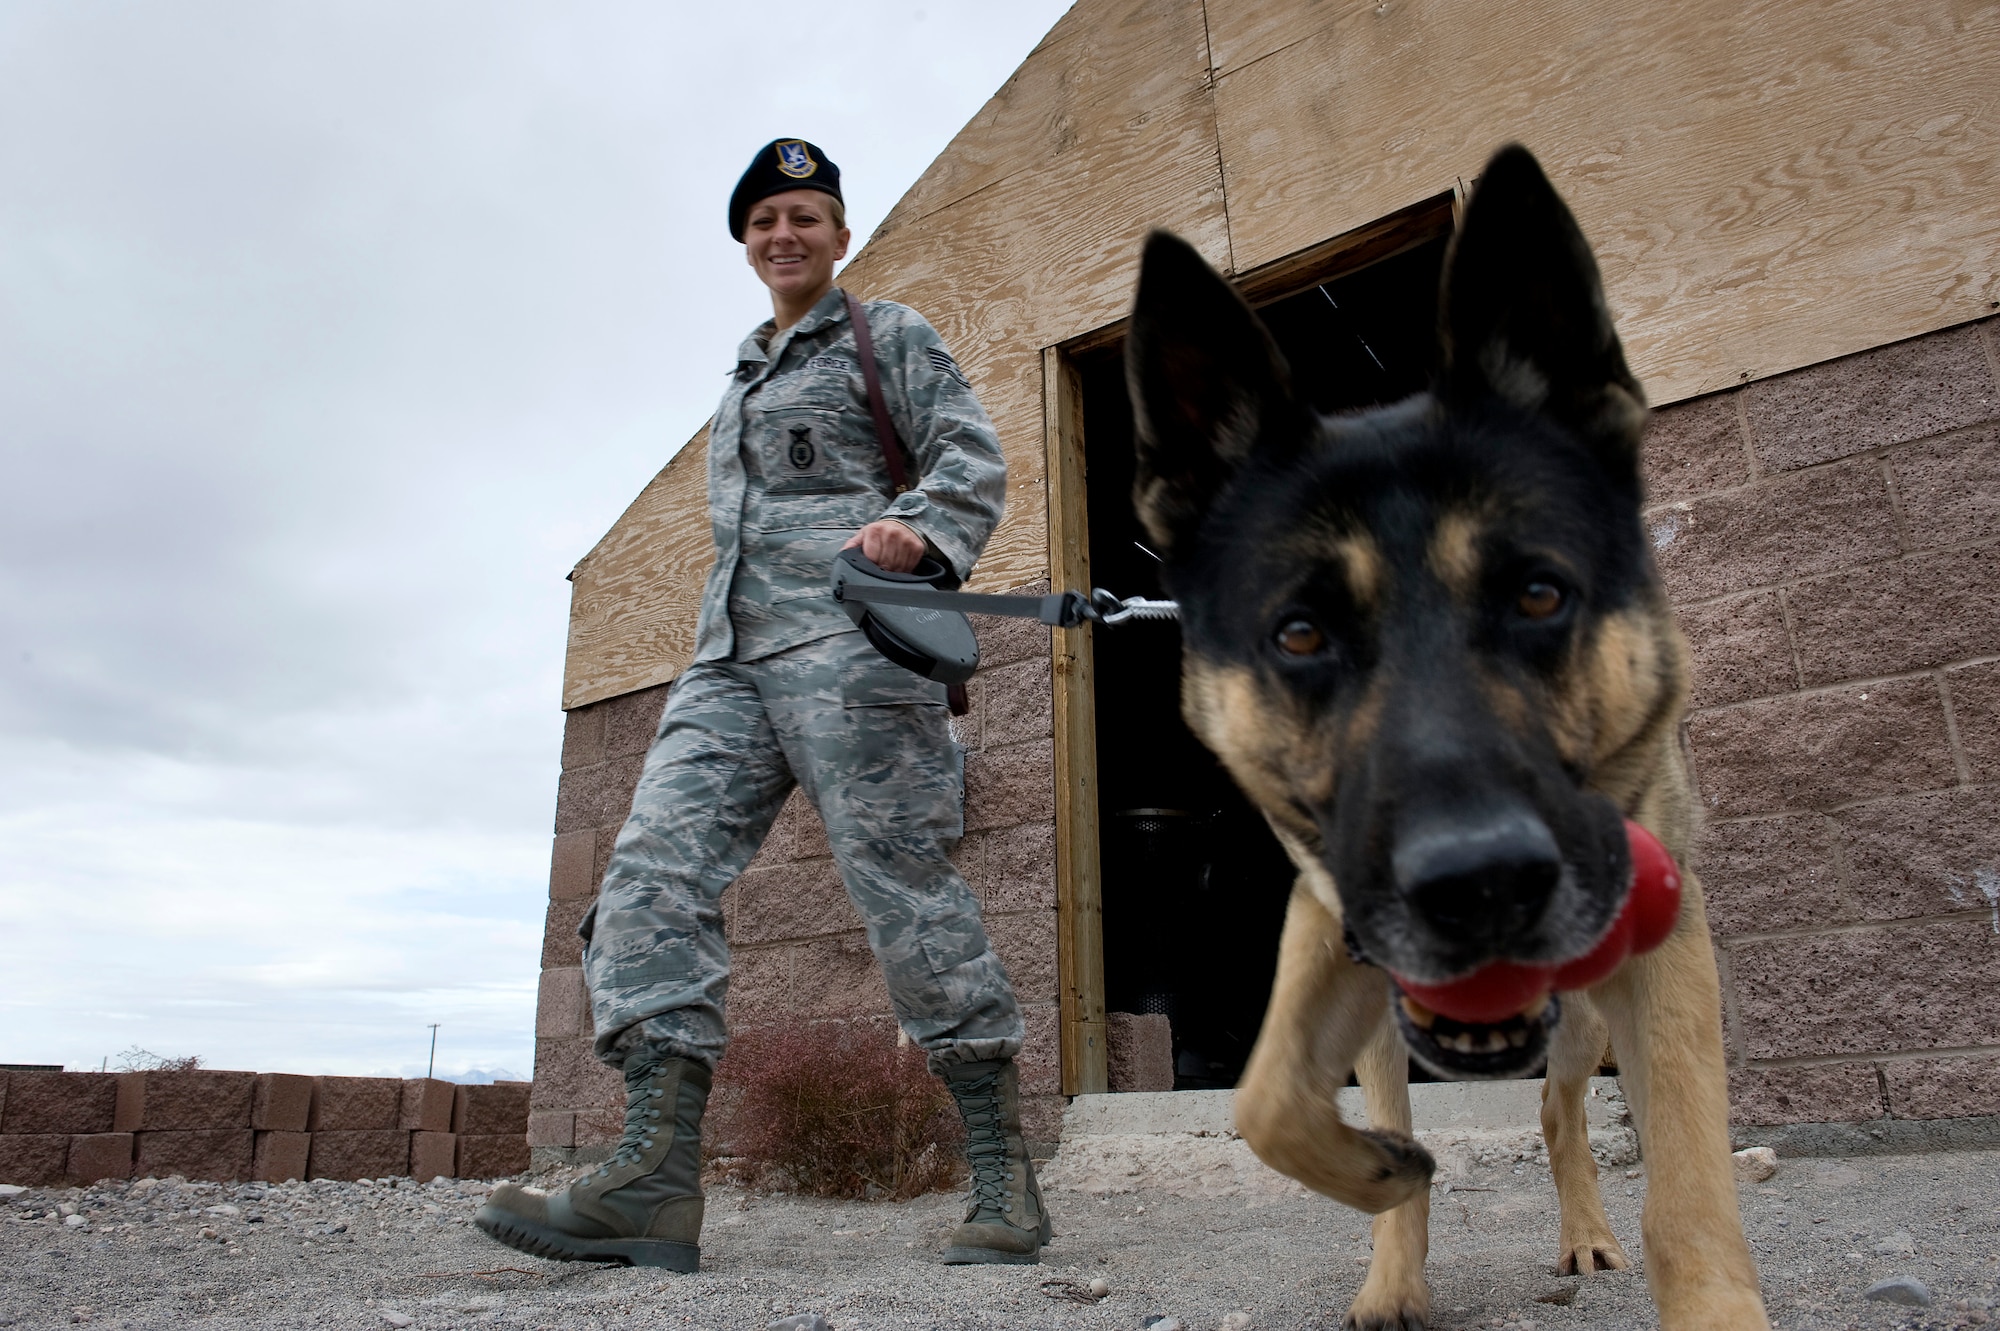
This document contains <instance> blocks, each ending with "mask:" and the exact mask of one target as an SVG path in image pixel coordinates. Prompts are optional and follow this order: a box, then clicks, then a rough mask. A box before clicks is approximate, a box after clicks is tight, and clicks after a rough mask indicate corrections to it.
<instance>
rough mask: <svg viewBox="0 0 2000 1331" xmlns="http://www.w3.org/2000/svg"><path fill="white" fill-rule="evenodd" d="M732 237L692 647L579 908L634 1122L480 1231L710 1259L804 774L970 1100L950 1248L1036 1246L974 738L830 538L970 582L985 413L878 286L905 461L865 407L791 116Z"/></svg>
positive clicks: (985, 492) (923, 332)
mask: <svg viewBox="0 0 2000 1331" xmlns="http://www.w3.org/2000/svg"><path fill="white" fill-rule="evenodd" d="M729 232H730V235H731V236H732V237H733V238H735V239H736V240H739V241H741V242H742V243H743V248H744V257H745V258H746V259H747V260H748V261H749V264H750V267H751V268H752V269H753V270H754V271H755V272H756V274H757V277H758V279H759V280H760V281H762V282H763V283H764V285H765V286H766V287H768V288H769V289H770V292H771V309H772V318H771V320H770V321H769V322H767V323H765V324H763V325H762V326H760V327H759V328H757V329H756V330H755V331H753V332H752V333H751V334H750V335H749V336H748V337H747V338H745V339H744V340H743V343H742V344H741V346H739V347H738V348H737V356H736V367H735V370H734V372H733V374H732V375H731V378H730V382H729V387H728V390H727V391H726V392H725V393H724V394H723V396H722V405H721V406H720V407H719V408H717V410H716V413H715V418H714V421H713V423H712V424H711V426H710V432H709V449H708V506H709V519H710V522H711V523H712V524H713V527H714V534H715V548H716V558H715V566H714V569H713V570H712V571H711V572H710V574H709V578H708V584H707V587H706V589H705V592H704V595H703V601H702V608H701V619H700V623H699V625H698V627H697V630H696V646H695V653H694V660H693V663H692V664H690V665H689V667H688V668H687V670H686V671H685V672H683V673H682V674H681V676H680V677H679V678H678V679H677V680H676V681H675V682H674V686H673V689H672V691H671V692H670V694H669V695H668V698H667V705H666V710H665V712H664V713H663V715H662V716H661V718H660V727H659V732H658V735H657V737H656V738H655V740H654V742H653V746H652V749H651V750H650V752H649V753H648V754H647V756H646V764H645V769H644V773H643V774H642V775H641V777H640V779H639V785H638V790H637V792H636V794H635V795H634V797H633V801H632V812H631V815H630V817H629V818H627V820H626V822H625V825H624V827H623V829H622V830H621V831H620V832H619V834H618V840H617V844H616V847H615V849H614V850H613V852H612V856H611V861H610V865H609V867H608V869H607V870H606V872H605V876H604V882H603V885H602V887H601V890H600V892H599V895H598V899H597V902H596V904H595V905H594V906H593V907H592V910H591V914H590V915H589V916H588V917H586V918H585V920H584V922H583V926H582V928H581V929H580V930H579V932H580V933H581V934H582V936H583V938H584V940H585V949H584V972H585V977H586V979H587V981H588V983H589V986H590V996H591V1009H592V1014H593V1016H594V1018H595V1022H596V1032H597V1038H596V1051H597V1054H598V1056H599V1057H600V1058H602V1059H603V1060H604V1061H605V1062H607V1063H609V1064H611V1065H612V1066H613V1067H617V1068H620V1069H621V1070H622V1071H623V1073H624V1078H625V1091H626V1114H625V1133H624V1137H623V1139H622V1140H621V1141H620V1142H619V1144H618V1147H617V1150H616V1152H615V1153H614V1154H613V1156H612V1157H611V1159H610V1160H609V1161H608V1162H607V1163H606V1164H605V1165H604V1166H603V1167H602V1168H600V1169H598V1170H596V1171H595V1172H593V1173H591V1174H589V1175H586V1176H585V1177H584V1178H582V1179H579V1180H578V1181H577V1182H576V1183H575V1184H573V1185H571V1187H570V1188H569V1189H568V1190H567V1191H565V1192H561V1193H555V1194H543V1193H541V1192H537V1191H534V1190H532V1189H524V1188H519V1187H516V1186H514V1185H512V1184H503V1185H501V1187H500V1188H499V1189H497V1190H496V1191H495V1192H494V1193H493V1195H492V1197H491V1198H490V1199H489V1200H488V1202H487V1203H486V1205H484V1206H483V1207H481V1208H480V1211H479V1214H478V1224H479V1226H480V1228H481V1229H483V1230H485V1231H486V1232H487V1233H488V1234H491V1235H492V1236H493V1237H494V1238H497V1239H499V1240H500V1241H501V1242H503V1243H506V1244H509V1245H511V1246H513V1247H516V1248H520V1249H522V1250H524V1251H527V1252H532V1253H536V1254H539V1255H541V1256H545V1257H555V1258H566V1259H581V1260H596V1261H602V1260H606V1259H610V1260H621V1259H622V1260H625V1261H629V1262H632V1263H634V1264H637V1265H642V1266H659V1267H666V1268H668V1269H672V1270H678V1271H692V1270H694V1269H695V1267H696V1265H697V1263H698V1260H699V1255H700V1250H699V1247H698V1243H699V1239H700V1234H701V1217H702V1195H701V1116H702V1110H703V1107H704V1105H705V1104H706V1101H707V1096H708V1090H709V1083H710V1078H711V1075H712V1073H713V1071H714V1068H715V1064H716V1060H717V1059H719V1058H720V1057H721V1055H722V1050H723V1045H724V1042H725V1035H724V1030H723V997H724V992H725V990H726V988H727V985H728V979H729V948H728V944H727V941H726V940H725V939H724V937H723V928H722V911H721V906H720V898H721V895H722V892H723V890H724V889H725V888H727V887H728V886H729V884H730V883H732V882H733V881H735V879H736V877H737V876H738V875H739V874H741V873H742V872H743V870H744V868H745V867H746V866H747V865H748V864H749V863H750V860H751V858H752V857H753V856H754V855H755V854H756V853H757V848H758V846H759V845H760V844H761V843H762V842H763V840H764V836H765V833H766V832H768V831H769V830H770V827H771V823H772V820H773V819H774V818H775V817H776V815H777V813H778V809H779V806H780V805H782V804H783V803H784V800H785V798H786V796H787V795H788V794H790V792H791V790H792V788H793V787H794V786H799V787H802V788H803V789H804V791H805V793H806V795H807V797H808V798H810V799H811V800H812V801H813V803H814V805H815V806H816V807H817V808H818V810H819V813H820V817H821V819H822V820H823V821H824V822H825V824H826V831H827V840H828V842H829V843H830V845H831V846H832V849H833V856H834V862H835V864H836V866H837V867H838V869H839V872H840V876H841V879H842V881H843V882H844V883H845V885H846V887H847V892H848V896H849V897H850V898H851V899H852V901H853V902H854V905H855V908H856V910H858V911H859V912H860V914H861V918H862V919H863V921H864V922H865V923H866V924H867V927H868V942H869V945H870V947H872V948H873V949H874V952H875V956H876V958H877V960H878V961H879V962H880V964H881V966H882V973H883V977H884V979H885V980H887V982H888V988H889V994H890V998H891V1001H892V1002H893V1004H894V1006H895V1010H896V1016H897V1018H898V1020H899V1021H900V1022H901V1023H902V1027H903V1029H904V1030H905V1031H906V1032H907V1033H908V1034H909V1036H910V1038H911V1039H912V1040H914V1041H915V1042H916V1043H917V1044H918V1045H919V1046H921V1047H922V1048H923V1049H924V1051H925V1053H926V1054H927V1055H928V1058H929V1063H930V1067H931V1070H932V1071H933V1072H935V1073H937V1074H938V1075H939V1076H941V1077H943V1078H944V1080H945V1083H946V1084H947V1085H948V1086H949V1087H950V1089H951V1092H952V1095H953V1097H954V1098H955V1099H956V1101H957V1103H958V1106H959V1109H960V1112H961V1115H962V1116H963V1118H964V1120H965V1125H966V1133H967V1147H968V1151H969V1154H970V1156H971V1162H972V1199H971V1204H970V1206H969V1208H968V1210H967V1213H966V1219H965V1223H964V1224H962V1225H961V1226H959V1228H958V1229H957V1230H956V1231H955V1232H954V1233H953V1235H952V1237H951V1242H950V1244H949V1246H948V1247H947V1250H946V1254H945V1260H946V1261H947V1262H1007V1263H1031V1262H1034V1261H1036V1260H1038V1254H1039V1252H1040V1249H1041V1246H1042V1244H1043V1243H1045V1242H1047V1241H1048V1237H1049V1229H1048V1217H1047V1213H1046V1211H1045V1210H1044V1209H1043V1206H1042V1200H1041V1194H1040V1191H1039V1190H1038V1188H1037V1187H1036V1184H1035V1178H1034V1172H1033V1169H1032V1168H1031V1167H1030V1165H1029V1162H1028V1156H1027V1151H1026V1149H1025V1147H1024V1145H1023V1142H1022V1137H1021V1121H1020V1096H1019V1091H1018V1086H1017V1081H1016V1076H1015V1069H1014V1063H1013V1058H1014V1055H1015V1054H1016V1053H1017V1052H1018V1051H1019V1050H1020V1047H1021V1038H1022V1020H1021V1011H1020V1008H1019V1006H1018V1005H1017V1004H1016V1002H1015V1000H1014V992H1013V987H1012V985H1011V984H1010V983H1009V982H1008V979H1007V973H1006V971H1005V969H1004V968H1003V967H1002V966H1001V964H1000V959H999V958H998V957H997V956H995V955H994V952H993V948H992V946H991V945H990V944H989V942H988V941H987V937H986V931H985V929H984V928H983V927H982V926H981V924H980V919H979V906H978V901H977V899H976V898H975V897H974V896H973V894H972V892H971V890H970V889H969V888H968V887H967V886H966V883H965V881H964V879H962V878H961V877H960V876H959V874H958V871H957V870H956V869H955V868H954V867H953V866H952V864H951V861H950V859H949V858H948V857H947V853H948V852H949V851H950V849H951V848H952V847H953V846H954V845H955V844H956V843H957V841H958V839H959V837H960V836H961V835H962V804H963V780H962V763H961V760H960V755H959V752H958V750H957V748H956V746H955V745H954V744H953V742H952V739H951V736H950V732H949V730H948V728H947V723H946V703H945V690H944V687H943V686H942V685H940V684H936V683H933V682H931V681H929V680H926V679H923V678H922V677H920V676H918V675H916V674H913V673H911V672H910V671H908V670H905V669H903V668H902V667H900V666H897V665H893V664H891V663H890V662H889V661H888V660H886V659H884V658H883V657H882V656H881V655H880V654H878V653H877V652H876V650H875V649H874V648H873V647H872V646H870V645H869V643H868V641H867V640H866V639H865V638H864V637H863V636H862V634H861V633H860V631H859V630H857V629H856V628H855V626H854V623H853V622H852V621H851V620H850V619H849V618H848V616H847V614H846V612H845V611H844V610H843V609H842V608H841V607H840V605H839V604H838V603H837V602H835V601H834V599H833V597H832V595H831V593H830V590H829V578H830V575H831V569H832V564H833V559H834V556H835V554H836V553H837V552H838V551H840V550H841V549H842V548H844V547H852V546H859V547H860V548H861V551H862V553H863V554H865V555H867V556H868V558H870V559H871V560H873V561H874V562H875V563H876V564H878V565H880V566H881V567H883V568H885V569H888V570H890V571H892V572H907V571H908V570H910V569H912V568H914V567H915V566H916V565H917V563H918V561H919V560H920V559H922V558H924V557H925V556H927V555H928V556H929V557H931V558H933V559H936V560H938V561H940V562H941V563H943V564H945V565H946V566H948V567H949V568H950V569H951V571H952V572H953V573H954V574H956V575H957V576H958V577H959V578H961V579H963V578H964V577H966V576H967V575H969V574H970V573H971V571H972V565H973V562H974V561H975V560H976V559H977V558H978V557H979V553H980V551H981V550H982V549H984V547H985V545H986V540H987V538H988V537H989V536H990V535H991V534H992V532H993V528H994V526H995V524H996V523H998V522H999V520H1000V511H1001V506H1002V504H1003V502H1004V498H1005V489H1006V467H1005V464H1004V463H1003V462H1002V460H1001V456H1000V445H999V441H998V439H997V438H996V437H995V436H994V432H993V426H992V423H991V422H990V421H989V420H988V419H987V417H986V413H985V412H984V411H983V410H982V409H981V408H980V405H979V403H978V400H977V399H976V398H974V396H973V394H972V390H971V388H970V386H969V385H968V384H967V383H966V380H965V376H964V375H963V374H961V373H960V372H959V369H958V367H957V365H956V364H954V363H953V361H952V358H951V355H950V353H949V352H948V351H947V350H946V349H945V347H944V344H943V342H942V341H941V340H940V339H939V338H938V335H937V333H936V332H935V331H934V330H933V329H932V328H931V326H930V325H929V324H927V323H926V322H924V319H923V317H922V316H921V315H919V314H917V313H916V311H914V310H911V309H909V308H907V307H905V306H902V305H897V304H894V303H892V302H889V301H870V302H868V303H866V304H865V305H862V306H860V307H859V308H860V309H862V310H863V311H864V313H865V317H866V319H867V322H868V325H869V331H870V332H871V333H872V342H873V349H874V356H875V359H876V361H877V363H878V367H879V371H880V380H881V388H882V393H883V397H884V398H885V399H886V405H887V408H888V416H889V418H890V421H891V423H892V424H893V427H894V431H895V433H896V435H897V436H898V437H899V439H898V441H897V442H896V443H892V445H891V446H892V447H896V446H901V447H904V448H905V450H906V451H905V457H906V458H907V464H906V466H905V467H904V469H903V470H904V472H905V475H906V476H908V477H909V478H910V479H911V486H910V488H909V489H907V490H905V491H904V492H902V493H897V489H896V486H895V485H894V484H893V482H892V481H891V474H890V471H889V466H888V463H887V460H886V459H885V457H884V452H883V446H882V443H881V441H880V440H879V438H878V436H877V434H876V431H875V425H874V420H873V418H872V416H871V412H870V407H869V399H868V390H867V379H866V376H865V375H864V373H863V366H862V361H861V356H862V354H863V353H862V351H861V350H860V348H859V346H858V345H857V341H856V336H855V331H856V330H855V329H854V327H853V325H852V322H851V319H850V304H849V302H848V300H847V298H846V296H845V293H843V292H842V291H841V290H840V289H839V288H837V287H835V286H834V284H833V268H834V264H835V263H837V262H838V261H839V260H841V259H842V258H844V257H846V254H847V244H848V239H849V233H848V230H847V226H846V217H845V209H844V205H843V202H842V199H841V194H840V172H839V169H838V168H837V167H836V166H835V165H834V164H833V163H832V162H830V161H828V160H827V158H826V155H825V154H824V153H822V152H821V151H820V150H819V149H818V148H816V147H814V146H813V145H812V144H810V143H807V142H805V141H803V140H800V139H781V140H778V141H776V142H773V143H771V144H768V145H766V146H765V147H764V148H762V149H760V150H759V151H758V153H757V156H756V158H755V159H754V160H753V161H752V163H751V165H750V168H749V170H747V171H746V172H744V174H743V178H742V179H741V181H739V182H738V184H737V186H736V190H735V192H734V194H733V195H732V196H731V197H730V201H729Z"/></svg>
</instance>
